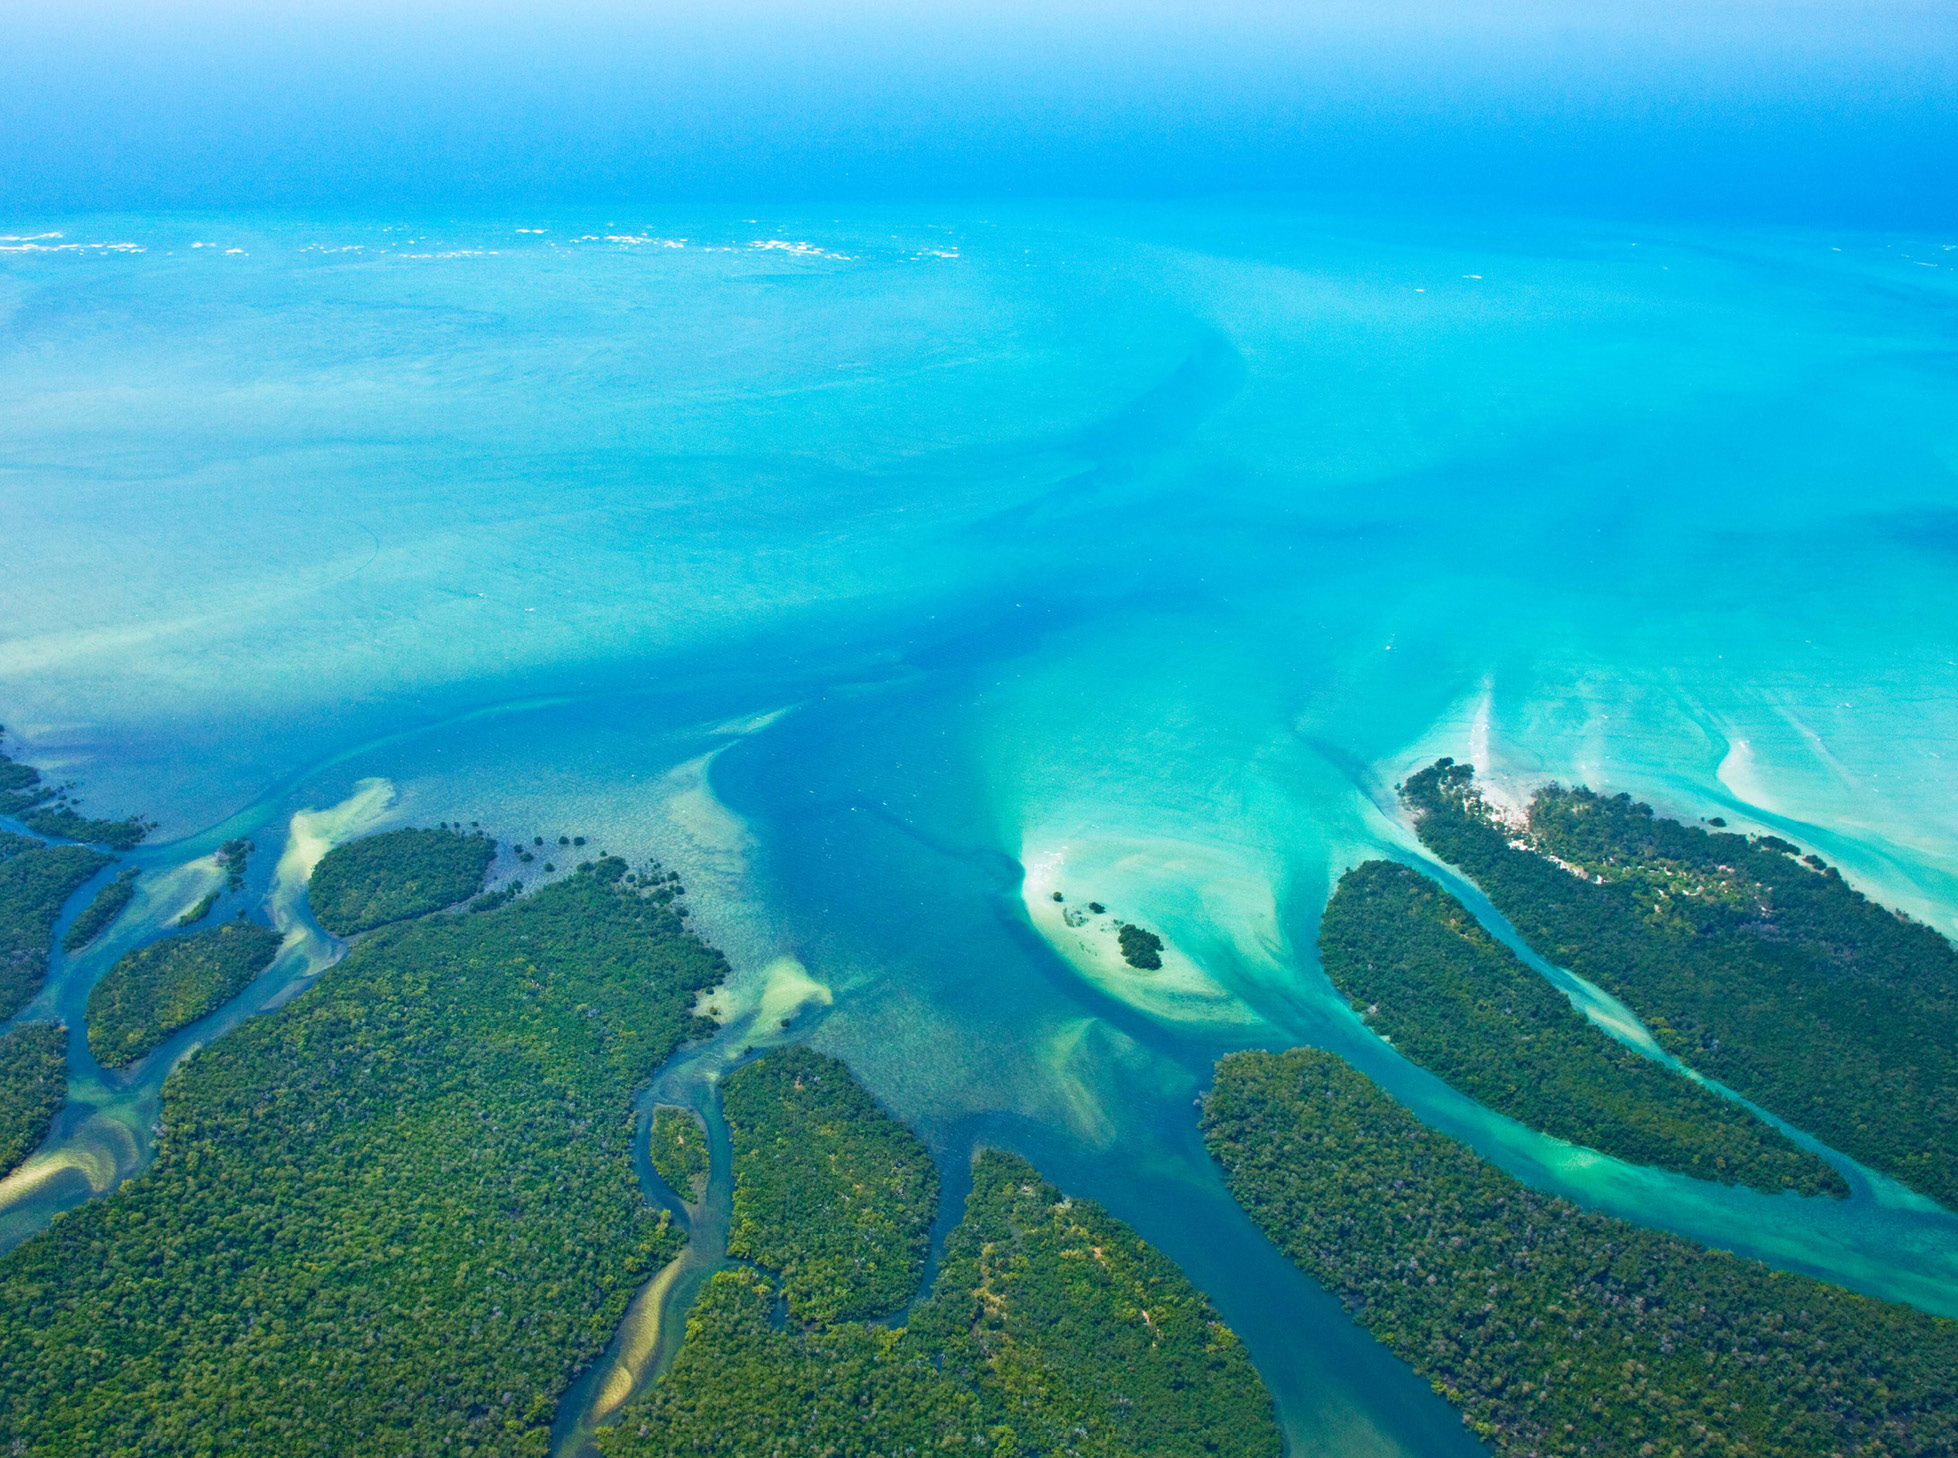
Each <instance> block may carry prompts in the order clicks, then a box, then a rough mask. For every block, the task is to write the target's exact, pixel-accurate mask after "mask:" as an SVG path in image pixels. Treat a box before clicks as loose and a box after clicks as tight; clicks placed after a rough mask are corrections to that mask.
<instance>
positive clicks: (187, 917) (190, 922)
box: [176, 891, 218, 927]
mask: <svg viewBox="0 0 1958 1458" xmlns="http://www.w3.org/2000/svg"><path fill="white" fill-rule="evenodd" d="M217 904H218V893H217V892H215V891H213V892H211V893H210V894H209V895H208V896H206V897H204V899H203V900H201V901H199V902H198V903H197V904H196V905H195V906H193V907H191V909H190V910H189V911H186V912H185V913H184V914H183V915H182V916H180V917H178V918H177V922H176V924H177V925H178V926H180V927H183V926H196V925H197V923H198V922H200V921H202V920H203V919H204V918H205V917H207V916H209V915H210V914H211V908H212V907H213V906H216V905H217Z"/></svg>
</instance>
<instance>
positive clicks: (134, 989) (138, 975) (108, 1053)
mask: <svg viewBox="0 0 1958 1458" xmlns="http://www.w3.org/2000/svg"><path fill="white" fill-rule="evenodd" d="M279 940H280V938H279V934H278V933H277V932H275V931H273V930H272V928H270V927H268V926H260V925H259V924H258V923H257V922H254V921H245V920H243V919H240V920H237V921H231V922H226V923H225V924H224V925H223V926H215V927H211V928H209V929H208V930H205V931H200V932H191V933H190V934H189V935H187V936H180V937H166V938H165V939H164V940H162V941H160V942H152V943H150V945H148V946H147V947H141V948H138V949H137V950H136V951H133V952H129V953H126V954H125V955H124V956H122V957H121V958H120V959H119V960H118V961H117V962H116V964H115V966H113V967H111V968H110V969H109V970H108V972H107V973H106V974H104V976H103V978H102V980H101V981H100V982H98V983H96V984H95V986H94V987H93V988H92V989H90V991H89V994H88V1051H89V1052H90V1053H92V1054H94V1055H95V1061H96V1062H98V1063H100V1064H101V1065H102V1066H103V1067H104V1068H127V1067H129V1066H130V1065H131V1064H133V1063H138V1062H140V1061H141V1060H142V1059H143V1058H144V1057H145V1056H146V1055H147V1054H148V1053H149V1052H150V1050H151V1049H153V1048H155V1047H156V1046H157V1045H158V1044H159V1043H161V1042H163V1040H164V1039H166V1038H168V1037H169V1036H170V1035H171V1034H172V1033H174V1032H176V1031H177V1029H179V1028H186V1027H189V1026H190V1025H191V1024H192V1023H194V1022H196V1021H197V1020H198V1019H199V1018H201V1017H203V1016H204V1015H205V1014H206V1013H208V1012H210V1011H211V1010H212V1009H214V1008H217V1007H221V1006H223V1005H224V1004H225V1003H227V1002H229V1001H230V1000H231V999H232V998H234V997H236V996H237V995H238V994H239V993H241V992H243V991H244V990H245V988H246V987H248V986H249V985H250V984H251V982H252V980H253V979H254V978H256V977H257V976H258V974H259V973H261V972H263V971H264V970H265V969H266V968H267V967H269V966H270V965H271V964H272V959H273V958H274V957H275V956H277V955H278V951H279Z"/></svg>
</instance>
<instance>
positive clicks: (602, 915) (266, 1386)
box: [0, 860, 725, 1458]
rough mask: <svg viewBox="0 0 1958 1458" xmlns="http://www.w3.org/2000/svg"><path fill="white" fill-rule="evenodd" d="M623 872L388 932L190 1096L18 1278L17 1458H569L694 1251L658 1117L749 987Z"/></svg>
mask: <svg viewBox="0 0 1958 1458" xmlns="http://www.w3.org/2000/svg"><path fill="white" fill-rule="evenodd" d="M624 870H625V866H624V864H623V863H622V862H619V861H610V860H608V861H601V862H599V863H598V864H597V866H596V867H595V868H594V869H593V870H592V871H589V872H584V873H581V874H579V875H575V876H573V877H571V878H569V879H568V880H566V881H563V882H561V883H559V884H557V885H554V886H550V887H547V888H545V889H543V890H541V891H539V892H537V893H536V894H535V895H534V896H531V897H528V898H526V899H523V900H520V901H517V902H514V903H512V904H511V905H509V906H506V907H503V908H501V909H499V910H497V911H493V912H487V913H483V914H480V915H472V916H443V917H436V918H434V919H431V920H428V921H423V922H420V923H416V924H413V925H410V926H406V927H401V928H397V929H393V930H389V931H386V932H383V933H381V934H380V935H379V936H376V937H374V938H372V939H370V940H369V941H366V942H363V943H362V944H361V945H360V946H358V947H357V948H355V950H354V951H353V952H352V953H351V954H350V955H349V956H348V957H347V959H346V960H345V961H344V962H342V963H341V964H340V965H339V966H337V967H335V968H333V969H332V970H331V971H329V972H327V973H326V974H325V975H324V976H322V977H321V979H320V980H319V982H318V983H317V984H316V985H315V986H314V987H313V988H312V989H311V990H310V991H309V992H307V993H305V994H304V995H303V996H301V997H299V998H298V999H296V1000H295V1001H294V1002H292V1003H291V1004H290V1005H288V1006H287V1007H286V1008H284V1009H282V1010H281V1011H279V1012H277V1013H273V1014H269V1015H267V1016H264V1017H260V1018H255V1019H253V1020H251V1021H249V1022H247V1023H245V1024H244V1025H242V1026H241V1027H240V1028H238V1029H237V1030H236V1031H235V1032H233V1033H231V1034H229V1035H228V1036H226V1037H225V1038H224V1039H222V1040H220V1041H219V1042H217V1043H215V1044H214V1045H212V1046H211V1047H210V1048H209V1049H207V1050H205V1051H204V1052H203V1053H201V1054H199V1055H198V1056H197V1057H196V1058H194V1059H192V1060H191V1061H190V1062H189V1063H188V1064H186V1065H185V1066H184V1067H183V1068H181V1069H180V1070H178V1072H177V1073H175V1074H174V1075H173V1076H172V1077H171V1079H170V1081H169V1083H168V1084H166V1086H165V1090H164V1104H163V1116H162V1121H163V1134H162V1138H161V1143H160V1147H159V1149H158V1153H157V1158H156V1162H155V1163H154V1164H153V1165H152V1166H151V1167H150V1168H149V1170H147V1171H146V1172H145V1173H144V1174H143V1175H141V1176H140V1177H138V1178H137V1179H135V1180H132V1181H131V1182H129V1183H128V1184H126V1185H124V1186H123V1187H122V1188H121V1189H120V1190H119V1191H117V1192H116V1193H115V1194H112V1195H110V1196H108V1197H106V1198H104V1199H102V1200H99V1201H96V1202H94V1203H91V1204H88V1205H84V1206H82V1207H81V1208H79V1209H77V1210H74V1211H72V1212H70V1213H69V1214H67V1215H65V1216H61V1217H58V1218H57V1219H56V1221H55V1223H54V1225H53V1226H52V1227H51V1228H50V1229H49V1230H47V1231H46V1232H45V1233H43V1234H41V1235H38V1236H36V1237H34V1238H32V1239H30V1240H28V1241H27V1242H25V1243H24V1244H22V1245H21V1246H19V1247H18V1248H16V1249H15V1250H13V1251H12V1252H10V1253H9V1254H8V1255H6V1256H5V1257H0V1452H11V1453H14V1454H35V1455H57V1454H58V1455H68V1454H76V1453H92V1454H110V1453H113V1454H119V1455H131V1458H139V1455H150V1454H155V1455H159V1458H160V1455H171V1458H177V1455H186V1454H190V1455H195V1454H214V1453H241V1454H265V1455H268V1458H295V1455H303V1454H328V1453H330V1454H338V1455H369V1454H371V1455H376V1458H380V1455H387V1458H396V1455H400V1454H403V1453H414V1454H418V1455H419V1454H438V1453H440V1454H448V1453H454V1454H470V1455H476V1458H490V1455H502V1454H527V1455H541V1454H542V1453H544V1452H545V1450H546V1447H547V1439H548V1428H549V1425H550V1422H551V1420H552V1416H553V1414H554V1412H555V1409H556V1405H557V1402H558V1400H559V1398H560V1396H561V1394H562V1393H563V1392H564V1390H565V1388H566V1386H567V1384H568V1383H569V1382H570V1380H571V1378H572V1377H573V1375H574V1374H575V1373H576V1372H577V1371H578V1370H579V1369H580V1368H582V1367H583V1366H585V1365H586V1364H587V1363H588V1362H589V1361H591V1359H592V1358H593V1357H594V1356H595V1355H596V1354H597V1353H598V1352H599V1351H600V1350H601V1349H602V1348H603V1346H604V1344H605V1343H606V1341H607V1340H608V1339H609V1338H610V1337H611V1335H612V1332H613V1330H614V1328H615V1327H616V1326H617V1324H618V1320H619V1318H620V1316H621V1314H622V1313H623V1311H624V1309H625V1305H626V1303H627V1301H628V1300H629V1298H630V1296H631V1294H632V1293H633V1291H634V1290H636V1289H637V1287H638V1286H639V1284H640V1283H641V1282H643V1281H644V1280H645V1278H646V1277H647V1276H648V1275H649V1274H650V1273H651V1272H652V1271H653V1270H655V1269H657V1268H658V1267H659V1266H660V1265H661V1264H663V1263H664V1262H666V1261H667V1260H669V1259H671V1257H672V1256H673V1255H674V1254H675V1253H676V1252H677V1250H678V1249H679V1247H680V1243H681V1239H680V1236H679V1235H678V1233H677V1232H676V1231H675V1230H674V1228H673V1227H672V1226H671V1224H670V1223H669V1221H668V1220H667V1219H666V1217H665V1216H664V1215H663V1214H661V1213H659V1212H656V1211H654V1210H652V1209H651V1208H649V1207H648V1206H647V1204H646V1202H645V1200H644V1198H643V1197H642V1196H641V1194H640V1192H639V1189H638V1187H637V1184H636V1182H635V1181H634V1179H633V1176H632V1167H631V1157H630V1156H631V1150H630V1137H631V1135H630V1117H631V1096H632V1092H633V1090H634V1088H635V1087H636V1086H638V1085H639V1084H641V1083H642V1082H643V1081H644V1080H645V1078H646V1077H647V1076H648V1075H649V1074H650V1073H651V1072H652V1071H653V1070H654V1069H655V1068H657V1067H658V1066H659V1064H660V1063H661V1062H662V1061H664V1060H665V1059H666V1058H667V1057H668V1056H669V1055H670V1054H671V1053H672V1051H673V1050H674V1049H675V1047H677V1046H678V1044H679V1043H680V1041H681V1040H682V1039H684V1038H686V1037H687V1036H689V1035H691V1034H694V1033H696V1032H698V1031H703V1030H704V1028H705V1026H706V1025H704V1024H703V1023H702V1022H701V1021H700V1020H697V1019H695V1018H694V1017H693V1015H692V1012H691V1009H692V1006H693V1003H694V999H695V997H696V996H697V994H698V993H699V992H700V991H702V990H704V989H705V988H707V987H710V986H712V985H713V984H714V983H716V982H717V981H719V980H720V978H721V977H722V976H723V975H724V971H725V963H724V962H723V961H722V959H721V958H720V957H719V955H718V954H716V953H715V952H713V951H711V950H710V949H709V948H707V947H705V946H703V945H702V944H701V943H700V942H699V941H697V940H695V939H694V938H693V937H692V936H691V935H689V934H688V933H687V931H686V929H685V926H684V924H683V922H682V921H681V919H680V918H679V917H678V916H676V915H675V914H674V910H673V908H672V906H671V899H672V897H671V893H670V891H665V890H657V891H643V890H642V889H641V888H639V887H637V886H635V885H632V884H630V883H628V882H626V881H625V880H623V879H622V873H623V872H624Z"/></svg>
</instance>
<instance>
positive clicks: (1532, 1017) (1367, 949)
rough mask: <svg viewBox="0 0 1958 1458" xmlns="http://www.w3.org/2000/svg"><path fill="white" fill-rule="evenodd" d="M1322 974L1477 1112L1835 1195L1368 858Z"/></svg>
mask: <svg viewBox="0 0 1958 1458" xmlns="http://www.w3.org/2000/svg"><path fill="white" fill-rule="evenodd" d="M1319 951H1320V960H1321V964H1322V965H1323V966H1324V968H1325V972H1326V976H1327V977H1328V978H1329V979H1330V980H1331V982H1332V984H1333V986H1334V987H1336V988H1338V989H1339V991H1340V992H1341V993H1342V994H1343V995H1344V996H1346V997H1347V998H1348V999H1349V1000H1350V1001H1351V1002H1352V1004H1353V1007H1354V1010H1355V1011H1357V1012H1358V1013H1359V1014H1360V1015H1361V1017H1362V1019H1363V1020H1364V1021H1365V1022H1366V1023H1367V1025H1368V1026H1369V1027H1371V1028H1372V1029H1373V1030H1374V1031H1376V1032H1378V1033H1380V1034H1382V1035H1383V1036H1385V1037H1387V1038H1388V1039H1390V1040H1391V1041H1392V1043H1393V1045H1394V1047H1395V1049H1396V1050H1397V1051H1398V1052H1399V1053H1400V1054H1401V1055H1402V1056H1403V1057H1406V1058H1409V1059H1411V1060H1412V1061H1413V1062H1415V1063H1418V1064H1420V1065H1421V1066H1422V1067H1423V1068H1426V1069H1428V1070H1429V1071H1430V1072H1432V1073H1434V1074H1435V1075H1436V1076H1437V1077H1439V1078H1441V1079H1443V1080H1444V1081H1445V1082H1447V1083H1449V1084H1452V1085H1453V1086H1454V1087H1455V1088H1457V1089H1459V1090H1461V1091H1462V1092H1463V1093H1465V1094H1467V1095H1468V1096H1469V1097H1470V1098H1472V1099H1474V1100H1476V1101H1477V1102H1478V1103H1481V1104H1484V1105H1486V1106H1487V1107H1489V1108H1491V1109H1494V1110H1495V1111H1496V1112H1497V1113H1499V1114H1507V1115H1508V1116H1509V1117H1510V1118H1512V1119H1516V1120H1519V1121H1521V1122H1522V1123H1525V1124H1528V1125H1530V1126H1532V1127H1533V1128H1537V1129H1541V1130H1542V1131H1543V1132H1544V1133H1546V1134H1550V1135H1553V1136H1554V1137H1556V1138H1558V1139H1565V1140H1569V1141H1570V1142H1572V1143H1574V1144H1584V1145H1589V1146H1590V1147H1591V1148H1593V1149H1596V1150H1600V1151H1602V1152H1603V1153H1605V1154H1610V1155H1613V1156H1615V1157H1617V1158H1619V1159H1623V1160H1627V1161H1630V1162H1631V1163H1634V1164H1649V1165H1656V1166H1658V1167H1659V1168H1661V1169H1670V1170H1676V1171H1678V1172H1679V1173H1681V1174H1688V1175H1693V1176H1696V1177H1697V1178H1700V1179H1708V1180H1719V1181H1722V1182H1725V1183H1728V1184H1735V1183H1738V1184H1747V1185H1753V1186H1755V1187H1757V1188H1759V1189H1764V1190H1769V1191H1775V1190H1783V1189H1792V1190H1797V1191H1800V1192H1801V1193H1803V1194H1831V1195H1847V1194H1848V1193H1849V1186H1848V1185H1847V1184H1846V1183H1845V1182H1844V1181H1843V1178H1842V1176H1841V1175H1839V1174H1837V1173H1836V1171H1835V1170H1833V1169H1831V1168H1830V1167H1829V1166H1828V1165H1827V1164H1825V1163H1824V1162H1823V1161H1822V1160H1821V1159H1819V1158H1817V1157H1816V1156H1815V1155H1813V1154H1809V1153H1807V1152H1805V1151H1803V1150H1801V1149H1798V1148H1797V1147H1796V1146H1795V1145H1794V1144H1793V1143H1792V1142H1790V1141H1789V1139H1788V1138H1787V1137H1786V1136H1785V1135H1783V1134H1781V1133H1779V1132H1778V1131H1776V1130H1775V1129H1774V1128H1772V1127H1771V1126H1770V1125H1768V1124H1766V1123H1764V1122H1763V1121H1762V1120H1760V1119H1757V1118H1755V1117H1754V1116H1753V1115H1752V1114H1750V1113H1749V1112H1748V1111H1747V1110H1746V1109H1744V1108H1742V1107H1741V1106H1740V1105H1738V1104H1736V1103H1734V1102H1733V1101H1732V1100H1730V1099H1725V1098H1722V1097H1721V1096H1720V1095H1719V1094H1716V1093H1714V1092H1713V1091H1711V1090H1710V1089H1706V1088H1702V1087H1701V1086H1700V1085H1698V1084H1696V1083H1694V1082H1692V1081H1691V1080H1690V1079H1688V1078H1686V1077H1684V1076H1683V1075H1681V1074H1679V1073H1675V1072H1674V1071H1673V1070H1671V1069H1670V1068H1667V1067H1666V1066H1664V1065H1663V1064H1661V1063H1658V1062H1656V1061H1655V1060H1653V1059H1650V1058H1647V1057H1645V1056H1643V1055H1642V1054H1640V1053H1638V1052H1636V1051H1635V1050H1633V1049H1631V1048H1628V1047H1626V1046H1625V1045H1624V1044H1622V1043H1619V1042H1617V1041H1616V1040H1614V1039H1613V1038H1612V1037H1610V1035H1608V1034H1607V1033H1605V1032H1604V1031H1603V1030H1601V1029H1600V1028H1598V1027H1596V1026H1594V1025H1593V1024H1592V1023H1591V1022H1589V1021H1588V1020H1587V1019H1586V1018H1585V1017H1584V1016H1583V1014H1581V1013H1579V1012H1578V1011H1577V1009H1575V1008H1574V1007H1572V1006H1571V1004H1570V1001H1569V1000H1568V999H1567V998H1565V997H1564V995H1563V994H1562V993H1560V992H1558V991H1557V989H1555V988H1554V987H1552V986H1551V985H1550V984H1549V983H1548V982H1546V981H1545V980H1544V979H1543V978H1541V977H1539V976H1537V975H1536V973H1534V972H1532V971H1531V970H1530V969H1529V968H1528V967H1526V966H1524V965H1523V963H1522V962H1521V961H1519V960H1518V959H1517V957H1516V955H1515V954H1514V953H1513V952H1511V951H1510V950H1509V949H1508V948H1507V947H1505V946H1503V945H1502V944H1501V943H1500V942H1498V941H1497V940H1496V939H1495V938H1494V937H1492V936H1490V935H1489V934H1488V933H1487V932H1486V931H1484V930H1483V929H1482V928H1481V927H1480V926H1478V925H1477V924H1476V921H1475V918H1474V917H1472V916H1471V915H1469V912H1468V908H1467V907H1465V906H1463V905H1462V903H1461V902H1459V901H1457V900H1456V899H1455V898H1454V897H1453V896H1450V895H1449V894H1448V893H1447V892H1446V891H1444V890H1442V889H1441V887H1440V886H1438V885H1436V884H1435V883H1434V882H1433V881H1431V880H1429V879H1428V878H1427V877H1426V876H1423V875H1421V874H1420V873H1419V872H1417V871H1414V870H1412V869H1410V868H1409V867H1407V866H1402V865H1397V864H1395V863H1393V862H1391V861H1368V862H1366V863H1365V864H1363V865H1360V866H1356V867H1355V868H1354V869H1352V870H1350V871H1348V872H1347V873H1346V874H1345V875H1344V876H1342V877H1340V880H1339V885H1338V887H1337V888H1336V889H1335V890H1334V892H1333V896H1332V900H1331V901H1330V902H1328V903H1327V905H1326V910H1325V915H1324V916H1323V917H1322V918H1321V920H1320V923H1319Z"/></svg>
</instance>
